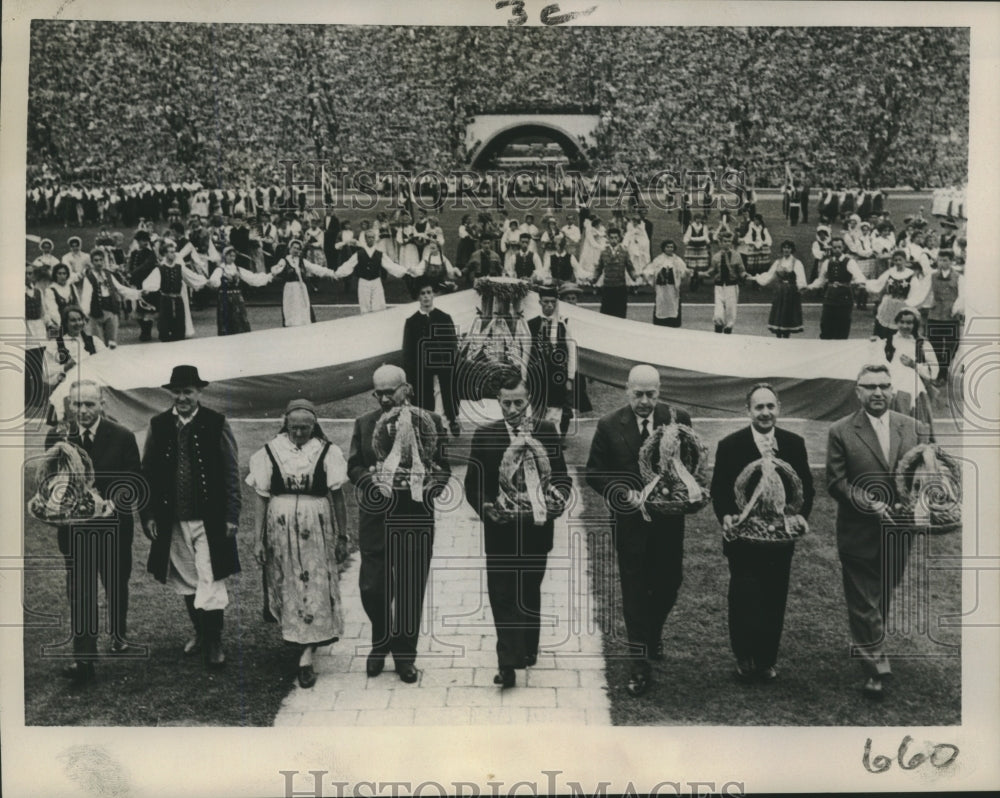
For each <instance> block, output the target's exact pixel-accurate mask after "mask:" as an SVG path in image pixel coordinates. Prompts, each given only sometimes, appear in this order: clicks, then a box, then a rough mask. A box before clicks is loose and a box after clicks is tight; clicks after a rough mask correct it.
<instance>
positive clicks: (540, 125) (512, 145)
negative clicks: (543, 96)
mask: <svg viewBox="0 0 1000 798" xmlns="http://www.w3.org/2000/svg"><path fill="white" fill-rule="evenodd" d="M599 120H600V118H599V117H598V116H597V115H590V114H558V115H552V116H551V117H550V118H549V117H545V116H541V117H539V116H534V117H528V116H524V117H512V116H510V115H492V114H484V115H480V116H476V117H474V118H473V120H472V123H471V124H470V125H469V127H468V129H467V131H466V136H467V141H468V146H469V149H470V151H471V153H472V155H471V165H472V168H473V169H478V170H486V169H490V168H494V167H497V166H500V167H520V166H525V167H527V166H532V167H534V166H540V165H544V164H553V165H556V164H560V165H562V166H564V167H566V168H569V169H587V168H588V167H589V162H588V160H587V156H586V154H585V153H584V146H586V141H587V139H588V138H590V137H592V135H593V133H594V131H595V130H596V128H597V125H598V122H599Z"/></svg>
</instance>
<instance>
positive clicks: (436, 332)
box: [403, 308, 458, 390]
mask: <svg viewBox="0 0 1000 798" xmlns="http://www.w3.org/2000/svg"><path fill="white" fill-rule="evenodd" d="M428 315H429V316H430V331H429V335H428V331H427V330H426V329H425V322H424V319H423V314H422V313H421V312H420V311H419V310H418V311H417V312H416V313H414V314H413V315H412V316H410V317H409V318H408V319H407V320H406V323H405V324H404V325H403V370H404V371H406V379H407V381H408V382H409V383H410V384H411V385H412V386H413V387H414V389H416V390H419V388H418V386H419V384H420V383H419V379H418V378H419V375H420V373H421V372H422V371H423V372H424V373H425V374H426V373H431V372H433V371H438V370H445V371H453V370H454V368H455V366H456V362H457V358H458V337H457V335H456V333H455V322H454V321H453V320H452V318H451V316H449V315H448V314H447V313H445V312H444V311H443V310H438V309H437V308H432V309H431V312H430V313H429V314H428ZM424 341H433V343H431V344H429V345H428V344H424V345H423V346H421V344H422V343H423V342H424Z"/></svg>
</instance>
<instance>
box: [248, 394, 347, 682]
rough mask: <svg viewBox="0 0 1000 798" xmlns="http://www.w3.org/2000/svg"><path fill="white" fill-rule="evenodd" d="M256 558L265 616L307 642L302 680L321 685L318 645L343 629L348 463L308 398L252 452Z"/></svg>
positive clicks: (294, 404) (293, 639) (292, 405)
mask: <svg viewBox="0 0 1000 798" xmlns="http://www.w3.org/2000/svg"><path fill="white" fill-rule="evenodd" d="M246 482H247V484H248V485H249V486H250V487H252V488H253V489H254V491H255V492H256V494H257V497H256V502H255V505H256V513H255V517H254V556H255V557H256V559H257V562H259V563H260V565H261V567H262V568H263V569H264V580H265V581H264V595H265V601H266V604H265V617H267V616H268V615H269V616H270V617H271V618H273V619H274V620H276V621H277V622H278V624H279V625H280V626H281V636H282V638H283V639H284V640H285V641H286V642H288V643H291V644H293V645H297V646H299V647H300V649H301V650H300V655H299V662H298V681H299V686H300V687H303V688H309V687H312V686H313V685H314V684H315V683H316V673H315V671H314V670H313V654H314V653H315V651H316V648H317V646H322V645H327V644H329V643H333V642H335V641H336V640H337V639H339V637H340V635H342V634H343V631H344V618H343V614H342V606H341V600H340V577H339V574H338V568H337V566H338V564H340V563H342V562H344V560H346V559H347V509H346V505H345V503H344V495H343V491H342V490H341V486H342V485H343V484H344V483H345V482H347V461H346V460H345V459H344V455H343V452H341V450H340V449H339V448H338V447H337V446H335V445H334V444H332V443H330V441H328V440H327V439H326V436H325V435H324V434H323V430H322V429H320V426H319V424H318V423H317V420H316V408H315V407H314V406H313V404H312V402H310V401H309V400H307V399H293V400H292V401H291V402H289V403H288V406H287V407H286V408H285V423H284V425H283V426H282V428H281V431H280V432H279V433H278V435H277V436H276V437H274V438H273V439H272V440H271V441H270V442H269V443H267V444H266V445H265V446H264V447H263V448H262V449H259V450H258V451H256V452H255V453H254V454H253V455H252V456H251V458H250V473H249V474H248V475H247V479H246Z"/></svg>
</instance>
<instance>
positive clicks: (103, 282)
mask: <svg viewBox="0 0 1000 798" xmlns="http://www.w3.org/2000/svg"><path fill="white" fill-rule="evenodd" d="M104 260H105V253H104V250H103V249H95V250H94V251H93V252H91V253H90V266H89V267H87V270H86V271H85V272H84V273H83V280H82V281H81V283H80V302H81V304H82V306H83V308H84V310H85V311H86V312H87V313H88V314H89V316H90V321H89V322H88V325H87V326H88V328H89V329H88V332H89V333H90V334H91V335H97V336H99V337H100V338H101V340H102V341H104V343H105V344H106V345H107V347H108V349H114V348H115V347H116V346H118V314H119V313H121V310H122V305H123V300H125V299H131V300H132V301H133V302H135V301H138V300H139V299H141V298H142V292H141V291H137V290H136V289H135V288H131V287H129V286H125V285H123V284H122V283H120V282H118V280H117V279H116V278H115V276H114V275H113V274H111V272H109V271H108V270H107V269H106V268H105V263H104Z"/></svg>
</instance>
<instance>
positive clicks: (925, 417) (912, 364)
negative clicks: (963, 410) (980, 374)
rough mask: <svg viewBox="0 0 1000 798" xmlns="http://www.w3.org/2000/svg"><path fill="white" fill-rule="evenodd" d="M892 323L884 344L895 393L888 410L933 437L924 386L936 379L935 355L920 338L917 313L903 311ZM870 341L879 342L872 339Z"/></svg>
mask: <svg viewBox="0 0 1000 798" xmlns="http://www.w3.org/2000/svg"><path fill="white" fill-rule="evenodd" d="M894 321H895V323H896V333H895V334H894V335H893V336H892V338H890V339H889V340H888V341H885V342H884V344H885V347H884V348H885V357H886V360H888V361H889V374H890V375H891V376H892V387H893V389H894V391H895V394H894V395H893V397H892V404H891V405H890V406H889V409H890V410H895V411H896V412H897V413H904V414H905V415H908V416H913V417H914V418H915V419H917V420H918V421H923V422H924V423H925V424H926V425H927V427H928V429H930V430H931V433H932V435H933V429H934V427H933V422H934V418H933V413H932V412H931V397H930V394H929V393H928V391H927V384H928V383H932V382H934V380H936V379H937V376H938V361H937V356H936V355H935V354H934V348H933V347H932V346H931V345H930V343H929V342H928V341H927V340H926V339H924V338H921V337H920V315H919V314H918V312H917V311H915V310H912V309H911V308H903V310H901V311H899V313H897V314H896V318H895V319H894ZM872 341H873V342H876V341H877V342H879V343H882V341H880V340H879V339H878V338H876V337H873V338H872ZM932 440H933V438H932Z"/></svg>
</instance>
